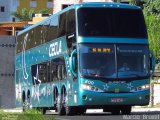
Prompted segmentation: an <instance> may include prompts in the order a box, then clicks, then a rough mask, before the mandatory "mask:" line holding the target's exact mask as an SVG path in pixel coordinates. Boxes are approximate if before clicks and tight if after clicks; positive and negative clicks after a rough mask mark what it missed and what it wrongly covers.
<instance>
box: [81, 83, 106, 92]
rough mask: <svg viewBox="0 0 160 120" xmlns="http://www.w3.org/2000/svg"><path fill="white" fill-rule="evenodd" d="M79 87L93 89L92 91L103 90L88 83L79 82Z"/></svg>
mask: <svg viewBox="0 0 160 120" xmlns="http://www.w3.org/2000/svg"><path fill="white" fill-rule="evenodd" d="M81 89H82V90H89V91H94V92H104V91H103V90H101V89H100V88H97V87H95V86H92V85H88V84H81Z"/></svg>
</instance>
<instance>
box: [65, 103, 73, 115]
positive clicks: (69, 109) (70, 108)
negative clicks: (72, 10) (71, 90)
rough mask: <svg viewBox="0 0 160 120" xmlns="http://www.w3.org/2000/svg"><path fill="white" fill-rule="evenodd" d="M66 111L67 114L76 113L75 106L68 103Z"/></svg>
mask: <svg viewBox="0 0 160 120" xmlns="http://www.w3.org/2000/svg"><path fill="white" fill-rule="evenodd" d="M65 111H66V115H74V113H73V111H74V107H73V106H68V105H66V107H65Z"/></svg>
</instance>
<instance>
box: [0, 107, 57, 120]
mask: <svg viewBox="0 0 160 120" xmlns="http://www.w3.org/2000/svg"><path fill="white" fill-rule="evenodd" d="M0 120H55V117H54V116H53V115H43V114H42V112H40V111H37V110H36V109H31V110H27V111H26V112H24V113H12V112H4V111H3V110H0Z"/></svg>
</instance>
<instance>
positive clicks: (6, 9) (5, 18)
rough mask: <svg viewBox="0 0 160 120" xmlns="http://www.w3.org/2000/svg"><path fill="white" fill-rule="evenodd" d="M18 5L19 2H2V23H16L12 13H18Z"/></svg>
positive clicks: (3, 0)
mask: <svg viewBox="0 0 160 120" xmlns="http://www.w3.org/2000/svg"><path fill="white" fill-rule="evenodd" d="M18 5H19V2H18V0H0V16H1V17H0V22H12V21H15V18H14V17H13V16H11V13H12V12H15V11H16V9H17V6H18Z"/></svg>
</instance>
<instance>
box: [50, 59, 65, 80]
mask: <svg viewBox="0 0 160 120" xmlns="http://www.w3.org/2000/svg"><path fill="white" fill-rule="evenodd" d="M66 77H67V73H66V65H65V61H64V58H62V57H61V58H56V59H53V60H52V61H51V81H57V80H65V79H66Z"/></svg>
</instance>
